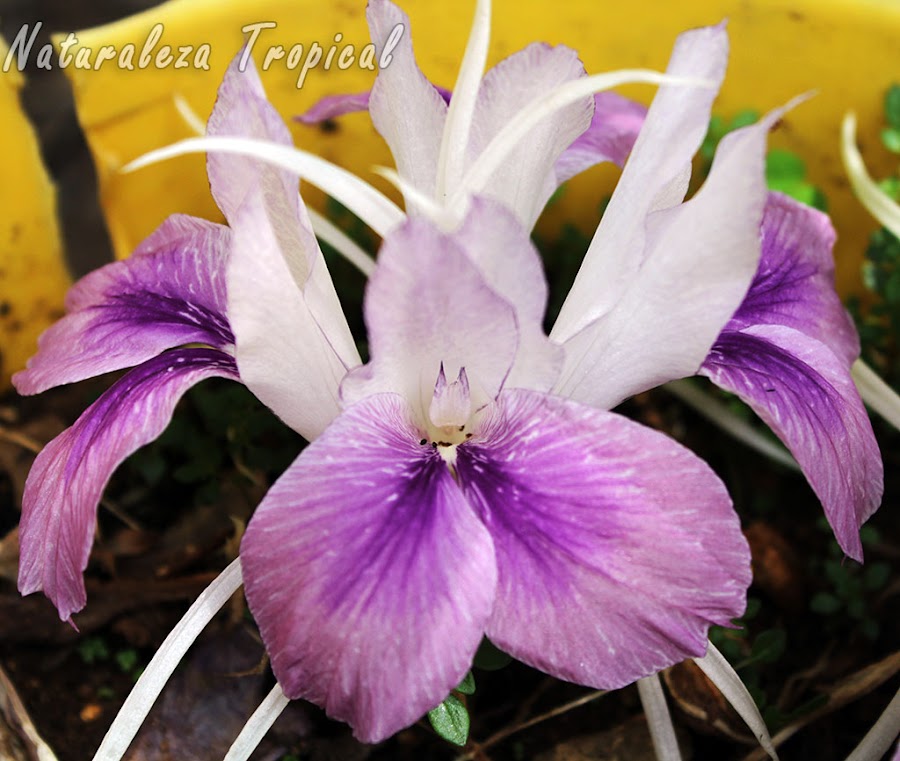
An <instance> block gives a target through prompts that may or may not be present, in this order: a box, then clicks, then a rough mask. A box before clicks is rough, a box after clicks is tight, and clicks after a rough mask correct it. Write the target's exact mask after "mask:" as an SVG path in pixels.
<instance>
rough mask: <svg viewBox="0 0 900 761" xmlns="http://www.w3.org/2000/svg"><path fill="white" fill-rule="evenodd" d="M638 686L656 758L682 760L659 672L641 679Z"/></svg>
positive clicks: (667, 760)
mask: <svg viewBox="0 0 900 761" xmlns="http://www.w3.org/2000/svg"><path fill="white" fill-rule="evenodd" d="M637 688H638V695H640V696H641V705H643V706H644V716H645V717H646V719H647V725H648V726H649V727H650V737H651V738H652V739H653V750H654V751H656V758H657V759H658V761H681V750H680V749H679V747H678V738H677V737H676V736H675V726H674V725H673V724H672V716H671V714H669V706H668V705H666V696H665V695H664V694H663V688H662V685H661V684H660V682H659V674H653V675H652V676H648V677H644V678H643V679H639V680H638V683H637Z"/></svg>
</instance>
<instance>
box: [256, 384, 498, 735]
mask: <svg viewBox="0 0 900 761" xmlns="http://www.w3.org/2000/svg"><path fill="white" fill-rule="evenodd" d="M410 415H411V410H410V409H409V407H408V405H406V403H405V402H404V401H403V400H402V399H400V398H399V397H397V396H395V395H392V394H384V395H379V396H376V397H371V398H369V399H366V400H365V401H363V402H361V403H360V404H358V405H355V406H353V407H351V408H349V409H348V410H347V411H345V412H344V413H343V414H342V415H341V416H340V417H339V418H338V419H337V420H336V421H335V422H334V423H333V424H332V425H331V426H330V427H329V428H328V430H327V431H325V433H324V434H322V436H321V437H320V438H319V439H317V440H316V441H315V442H313V443H312V444H311V445H310V446H309V447H308V448H307V449H306V450H305V451H304V452H303V453H302V454H301V455H300V457H299V458H298V460H297V461H296V462H295V463H294V464H293V465H292V466H291V467H290V468H289V469H288V471H287V472H286V473H285V474H284V476H282V477H281V478H280V479H279V481H278V482H277V483H276V484H275V486H274V487H273V488H272V489H271V491H270V492H269V493H268V495H267V496H266V497H265V499H264V500H263V502H262V504H261V505H260V506H259V508H258V509H257V511H256V514H255V515H254V516H253V519H252V520H251V521H250V525H249V526H248V528H247V533H246V534H245V535H244V540H243V542H242V545H241V559H242V560H241V562H242V565H243V573H244V584H245V587H246V592H247V600H248V602H249V604H250V609H251V610H252V611H253V615H254V616H255V618H256V620H257V622H258V623H259V626H260V631H261V632H262V636H263V641H264V642H265V644H266V648H267V650H268V652H269V654H270V656H271V658H272V667H273V669H274V671H275V676H276V677H277V678H278V682H279V683H280V684H281V686H282V688H283V689H284V691H285V694H286V695H288V697H291V698H298V697H303V698H307V699H308V700H311V701H313V702H314V703H317V704H319V705H321V706H322V707H324V708H325V710H326V712H327V713H328V714H329V715H330V716H332V717H334V718H336V719H340V720H342V721H346V722H348V723H349V724H351V725H352V726H353V729H354V733H355V734H356V736H357V737H358V738H359V739H361V740H363V741H365V742H377V741H379V740H382V739H384V738H386V737H388V736H390V735H391V734H393V733H394V732H396V731H398V730H399V729H402V728H403V727H406V726H408V725H409V724H411V723H413V722H414V721H416V720H417V719H418V718H419V717H420V716H422V715H423V714H424V713H425V712H426V711H428V710H430V709H432V708H434V707H435V706H436V705H437V704H438V703H440V702H441V701H442V700H443V699H444V698H445V697H446V696H447V694H448V693H449V692H450V690H451V689H453V687H455V686H456V685H457V684H458V683H459V681H460V680H461V679H462V677H463V676H464V675H465V673H466V670H467V669H468V668H469V666H470V664H471V660H472V657H473V656H474V654H475V650H476V649H477V647H478V644H479V642H480V640H481V636H482V634H483V631H484V624H485V621H486V620H487V618H488V616H489V615H490V611H491V604H492V602H493V598H494V588H495V584H496V567H495V565H494V559H493V551H492V547H491V539H490V536H489V535H488V533H487V531H486V530H485V528H484V526H483V525H482V524H481V522H480V521H479V520H478V518H477V516H476V515H475V514H474V512H473V511H472V509H471V508H470V507H469V505H467V504H466V502H465V500H464V498H463V496H462V494H461V493H460V491H459V488H458V487H457V485H456V483H455V482H454V480H453V476H452V475H451V473H450V471H449V469H448V467H447V465H446V463H445V462H444V460H443V459H442V457H441V456H440V454H438V453H437V452H436V451H435V450H434V449H433V448H432V447H431V446H430V444H425V445H424V446H423V445H421V444H420V443H419V441H420V439H421V436H422V434H421V433H420V432H419V431H418V430H416V428H415V426H413V425H412V424H411V422H410Z"/></svg>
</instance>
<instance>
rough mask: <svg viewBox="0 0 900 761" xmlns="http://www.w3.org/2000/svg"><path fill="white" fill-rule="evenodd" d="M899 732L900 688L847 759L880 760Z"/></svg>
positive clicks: (850, 760)
mask: <svg viewBox="0 0 900 761" xmlns="http://www.w3.org/2000/svg"><path fill="white" fill-rule="evenodd" d="M898 733H900V690H897V694H896V695H894V699H893V700H892V701H891V702H890V703H888V707H887V708H885V709H884V713H882V714H881V716H880V717H879V718H878V721H876V722H875V724H874V725H873V726H872V728H871V729H870V730H869V731H868V732H866V736H865V737H864V738H863V739H862V742H860V744H859V745H857V746H856V747H855V748H854V749H853V752H852V753H851V754H850V755H849V756H847V761H878V759H880V758H881V757H882V756H884V754H885V753H887V752H888V750H890V747H891V743H893V742H894V740H896V739H897V734H898Z"/></svg>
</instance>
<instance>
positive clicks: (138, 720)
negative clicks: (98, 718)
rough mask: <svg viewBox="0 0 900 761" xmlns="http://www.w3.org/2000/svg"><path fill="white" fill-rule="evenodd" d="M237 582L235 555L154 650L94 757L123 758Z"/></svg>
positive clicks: (112, 760) (103, 759)
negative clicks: (157, 699) (184, 659)
mask: <svg viewBox="0 0 900 761" xmlns="http://www.w3.org/2000/svg"><path fill="white" fill-rule="evenodd" d="M240 586H241V563H240V560H239V559H237V560H233V561H232V562H231V563H230V564H229V565H228V567H227V568H226V569H225V570H224V571H222V573H220V574H219V575H218V576H217V577H216V579H215V581H213V582H212V584H210V585H209V586H208V587H207V588H206V589H205V590H203V593H202V594H201V595H200V596H199V597H198V598H197V600H196V602H194V604H193V605H191V607H190V609H189V610H188V612H187V613H185V614H184V617H183V618H182V619H181V621H179V622H178V624H177V625H176V626H175V628H174V629H172V631H171V632H170V633H169V636H168V637H166V639H165V642H163V643H162V645H161V646H160V648H159V650H157V651H156V655H154V656H153V658H152V660H151V661H150V663H149V664H148V666H147V668H146V669H145V670H144V673H143V674H141V678H140V679H138V681H137V684H136V685H135V686H134V689H132V690H131V694H130V695H129V696H128V699H127V700H126V701H125V703H124V704H123V705H122V708H121V709H120V711H119V713H118V714H117V715H116V718H115V720H114V721H113V723H112V726H111V727H110V728H109V731H107V733H106V736H105V737H104V738H103V742H102V743H101V745H100V748H99V749H98V750H97V753H96V755H95V756H94V761H119V759H121V758H122V756H123V755H124V753H125V751H126V750H128V746H129V745H130V744H131V741H132V740H133V739H134V736H135V735H136V734H137V732H138V729H140V727H141V724H142V723H143V722H144V719H145V718H147V714H148V713H149V712H150V709H151V708H152V707H153V703H154V702H155V701H156V698H158V697H159V694H160V692H162V689H163V687H165V684H166V682H167V681H168V680H169V677H170V676H172V672H173V671H175V667H176V666H177V665H178V664H179V663H180V662H181V659H182V658H184V654H185V653H186V652H187V651H188V648H190V646H191V645H192V644H193V642H194V640H195V639H197V636H198V635H199V634H200V632H202V631H203V629H204V628H205V627H206V625H207V624H208V623H209V622H210V621H211V620H212V618H213V616H215V615H216V613H217V612H218V611H219V609H220V608H222V606H223V605H225V603H227V602H228V600H229V599H230V598H231V595H233V594H234V593H235V592H236V591H237V590H238V589H239V588H240Z"/></svg>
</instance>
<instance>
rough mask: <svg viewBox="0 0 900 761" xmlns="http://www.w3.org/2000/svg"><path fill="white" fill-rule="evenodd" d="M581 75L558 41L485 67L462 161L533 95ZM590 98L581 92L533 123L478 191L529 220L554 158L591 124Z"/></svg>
mask: <svg viewBox="0 0 900 761" xmlns="http://www.w3.org/2000/svg"><path fill="white" fill-rule="evenodd" d="M584 76H585V71H584V66H583V65H582V63H581V61H580V60H579V59H578V54H577V53H576V52H575V51H574V50H572V49H571V48H567V47H565V46H564V45H557V46H556V47H551V46H550V45H546V44H544V43H533V44H531V45H528V46H527V47H526V48H523V49H522V50H520V51H518V52H516V53H513V54H512V55H511V56H509V57H508V58H505V59H503V60H502V61H500V62H499V63H498V64H497V65H496V66H494V67H493V68H492V69H490V70H489V71H488V72H487V73H486V74H485V75H484V79H483V80H482V82H481V87H480V89H479V91H478V100H477V101H476V104H475V113H474V116H473V118H472V133H471V135H470V136H469V146H468V154H469V155H468V162H469V163H470V164H471V163H472V162H473V161H475V160H476V157H477V156H479V155H480V154H481V152H482V151H483V150H484V149H485V148H486V147H487V146H488V144H489V143H490V141H491V140H492V139H493V138H494V137H495V136H496V135H497V134H498V133H499V132H500V130H502V129H503V128H504V127H505V126H506V125H507V124H508V123H509V121H510V120H511V119H512V118H513V117H514V116H515V115H516V114H517V113H518V112H519V111H520V110H521V109H523V108H525V107H526V106H527V105H528V104H529V103H531V102H532V101H533V100H534V99H535V98H538V97H539V96H541V95H545V94H547V93H549V92H551V91H552V90H554V89H555V88H557V87H559V86H560V85H562V84H564V83H566V82H571V81H572V80H575V79H580V78H581V77H584ZM593 111H594V99H593V98H592V97H591V96H589V95H588V96H585V97H584V98H581V99H580V100H578V101H576V102H575V103H572V104H571V105H569V106H567V107H566V108H564V109H562V110H561V111H559V112H557V113H555V114H554V115H553V116H552V117H550V118H547V119H544V120H543V121H542V122H541V123H540V124H538V125H537V126H536V127H534V128H533V129H532V130H531V132H530V133H529V135H528V137H527V138H526V139H524V140H522V141H521V142H520V143H519V144H518V145H517V146H516V147H515V148H514V149H513V151H512V152H511V153H510V154H509V156H508V157H507V158H506V159H505V160H504V161H503V163H502V164H501V166H500V167H498V169H497V170H496V171H495V172H494V174H493V175H492V176H491V179H490V180H489V182H488V183H487V185H486V186H485V187H484V189H483V190H482V191H481V193H482V194H483V195H486V196H488V197H490V198H495V199H497V200H498V201H500V202H502V203H504V204H505V205H506V206H508V207H509V208H510V209H512V210H513V212H514V213H515V215H516V217H517V218H518V219H519V221H520V222H522V224H523V226H524V227H525V228H526V229H529V230H530V229H531V228H532V227H533V226H534V223H535V220H537V218H538V215H539V214H540V213H541V210H542V209H543V208H544V205H545V204H546V202H547V199H549V198H550V196H551V195H552V194H553V192H554V191H555V190H556V188H557V187H558V185H559V182H558V181H557V177H556V172H555V170H554V164H555V163H556V161H557V159H559V157H560V156H561V155H562V154H563V152H564V151H565V150H566V149H567V148H568V147H569V146H570V145H571V144H572V143H573V142H575V139H576V138H578V136H579V135H581V134H582V133H583V132H585V130H587V129H588V127H589V125H590V124H591V117H592V116H593Z"/></svg>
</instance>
